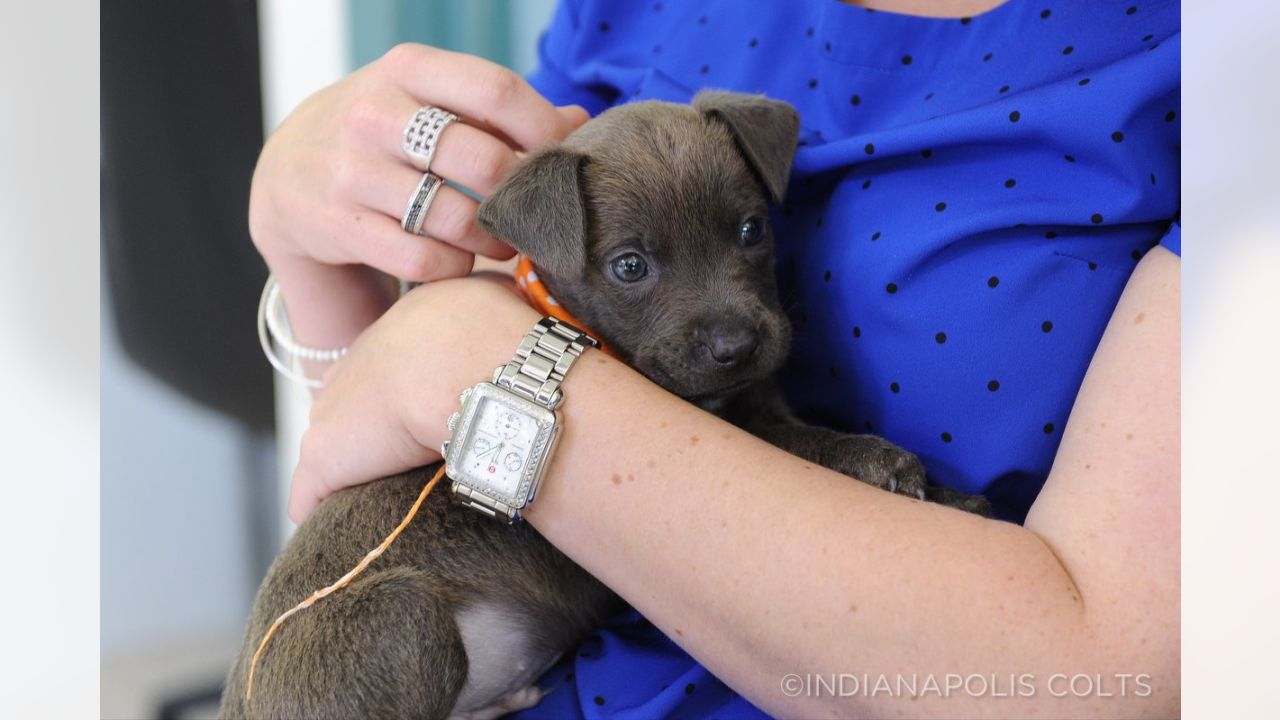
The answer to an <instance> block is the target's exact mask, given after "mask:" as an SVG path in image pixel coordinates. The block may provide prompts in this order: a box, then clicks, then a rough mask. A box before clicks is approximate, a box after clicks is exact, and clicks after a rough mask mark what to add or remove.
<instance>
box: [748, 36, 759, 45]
mask: <svg viewBox="0 0 1280 720" xmlns="http://www.w3.org/2000/svg"><path fill="white" fill-rule="evenodd" d="M759 44H760V41H759V40H758V39H756V38H751V41H750V42H748V43H747V47H756V46H757V45H759Z"/></svg>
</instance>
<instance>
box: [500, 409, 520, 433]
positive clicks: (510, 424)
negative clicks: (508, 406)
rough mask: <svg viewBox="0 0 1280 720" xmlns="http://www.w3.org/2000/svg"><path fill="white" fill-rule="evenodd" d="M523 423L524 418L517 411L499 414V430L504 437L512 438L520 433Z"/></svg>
mask: <svg viewBox="0 0 1280 720" xmlns="http://www.w3.org/2000/svg"><path fill="white" fill-rule="evenodd" d="M522 423H523V420H522V419H521V417H520V416H519V415H517V414H516V413H513V412H504V413H502V414H501V415H499V416H498V432H499V433H501V434H502V437H503V438H505V439H507V440H510V439H511V438H513V437H515V436H516V435H518V434H519V433H520V426H521V424H522Z"/></svg>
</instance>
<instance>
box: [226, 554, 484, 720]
mask: <svg viewBox="0 0 1280 720" xmlns="http://www.w3.org/2000/svg"><path fill="white" fill-rule="evenodd" d="M466 679H467V658H466V651H465V649H464V647H463V644H462V637H461V635H460V634H459V632H458V626H457V623H456V622H455V620H454V609H453V607H452V603H451V602H449V601H448V599H447V596H446V595H445V593H444V592H442V591H441V589H440V588H438V587H436V586H435V585H434V583H433V582H432V581H431V580H430V578H429V577H428V576H427V575H426V574H425V573H422V572H420V571H417V570H415V569H413V568H407V567H396V568H387V569H383V570H377V571H369V572H367V573H366V574H365V575H363V576H361V577H358V578H356V579H355V580H354V581H353V582H352V583H351V584H350V585H348V586H347V587H345V588H343V589H341V590H339V591H338V592H335V593H333V594H332V595H330V596H328V597H326V598H324V599H322V600H320V601H319V602H317V603H316V604H315V605H313V606H312V607H310V608H308V609H307V610H303V611H302V612H299V613H297V614H295V615H294V616H293V617H291V618H289V620H287V621H286V622H285V623H284V625H282V626H281V627H280V629H279V631H277V633H276V635H275V637H274V638H273V639H272V641H271V643H270V645H268V646H267V649H266V651H264V652H263V654H262V658H261V659H260V660H259V665H258V668H257V672H256V673H255V674H254V690H253V699H252V701H251V703H250V707H249V708H248V710H249V716H250V717H252V718H254V719H255V720H268V718H298V717H305V718H317V719H327V718H333V719H334V720H347V719H348V718H355V717H376V718H444V717H447V716H448V715H449V713H450V711H451V710H452V709H453V707H454V704H455V703H456V702H457V699H458V694H459V693H460V692H461V690H462V687H463V685H464V684H465V683H466ZM239 692H241V693H243V687H241V688H239Z"/></svg>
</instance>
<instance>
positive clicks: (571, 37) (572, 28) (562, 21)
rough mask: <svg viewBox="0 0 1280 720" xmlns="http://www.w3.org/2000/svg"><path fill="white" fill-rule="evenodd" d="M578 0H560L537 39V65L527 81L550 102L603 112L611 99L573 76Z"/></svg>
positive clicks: (596, 112) (577, 34)
mask: <svg viewBox="0 0 1280 720" xmlns="http://www.w3.org/2000/svg"><path fill="white" fill-rule="evenodd" d="M579 9H580V7H579V2H578V0H560V3H559V5H558V6H557V7H556V11H555V14H554V15H553V16H552V18H551V24H550V25H548V26H547V29H546V30H545V31H543V33H542V37H541V39H539V40H538V68H537V69H536V70H534V71H533V72H532V73H530V74H529V76H528V78H527V80H528V81H529V84H530V85H532V86H533V88H534V89H535V90H537V91H538V92H539V93H542V95H543V96H544V97H546V98H547V99H548V100H550V101H551V103H552V104H554V105H581V106H582V107H584V108H586V110H587V112H588V113H590V114H591V115H592V116H595V115H598V114H600V113H601V112H604V110H605V109H606V108H608V107H609V105H610V104H611V100H612V98H610V97H608V96H606V94H605V93H604V92H602V91H601V90H600V89H593V88H592V87H590V86H588V85H587V84H586V83H583V82H581V81H580V79H575V73H574V70H575V68H577V67H580V66H581V64H582V63H580V62H578V61H577V60H576V59H575V56H576V55H577V54H578V50H579V48H580V44H581V43H580V39H581V38H580V34H579V30H580V24H579V22H578V19H579V17H580V13H579Z"/></svg>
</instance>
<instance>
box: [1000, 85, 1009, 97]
mask: <svg viewBox="0 0 1280 720" xmlns="http://www.w3.org/2000/svg"><path fill="white" fill-rule="evenodd" d="M1007 92H1009V86H1008V85H1001V86H1000V94H1001V95H1003V94H1005V93H1007Z"/></svg>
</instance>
